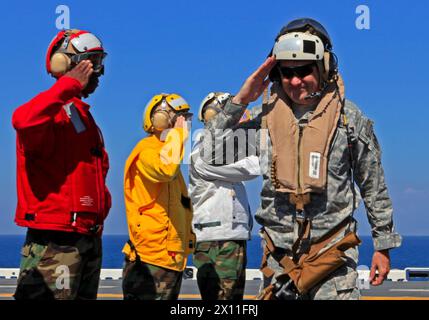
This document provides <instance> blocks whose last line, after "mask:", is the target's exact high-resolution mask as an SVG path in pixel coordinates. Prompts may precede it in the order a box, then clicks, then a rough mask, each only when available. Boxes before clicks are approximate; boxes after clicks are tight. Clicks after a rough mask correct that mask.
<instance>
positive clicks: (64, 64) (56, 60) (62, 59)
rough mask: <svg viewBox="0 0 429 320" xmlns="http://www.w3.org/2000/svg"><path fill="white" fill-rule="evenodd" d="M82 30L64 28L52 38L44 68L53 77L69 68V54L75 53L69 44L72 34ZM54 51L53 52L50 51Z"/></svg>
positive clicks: (70, 62)
mask: <svg viewBox="0 0 429 320" xmlns="http://www.w3.org/2000/svg"><path fill="white" fill-rule="evenodd" d="M81 33H82V31H79V30H64V31H61V32H60V33H58V35H57V36H56V37H55V38H54V40H52V42H51V44H50V46H49V48H48V52H47V55H46V68H47V71H48V72H49V73H51V74H52V75H53V76H54V77H58V76H61V75H63V74H64V73H66V72H67V71H69V70H70V68H71V64H72V61H71V58H70V56H69V54H76V52H75V51H74V50H73V48H72V46H69V43H70V40H71V37H72V36H75V37H76V36H78V35H79V34H81ZM54 51H56V52H55V53H54V54H52V52H54Z"/></svg>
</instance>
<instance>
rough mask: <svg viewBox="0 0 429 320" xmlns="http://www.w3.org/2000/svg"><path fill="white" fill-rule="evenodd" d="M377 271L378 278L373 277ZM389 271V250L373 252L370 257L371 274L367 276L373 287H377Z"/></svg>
mask: <svg viewBox="0 0 429 320" xmlns="http://www.w3.org/2000/svg"><path fill="white" fill-rule="evenodd" d="M377 270H378V277H375V274H376V273H375V272H376V271H377ZM389 271H390V257H389V250H381V251H375V252H374V255H373V256H372V265H371V272H370V274H369V282H370V283H371V285H373V286H379V285H380V284H382V283H383V281H384V279H386V278H387V275H388V274H389Z"/></svg>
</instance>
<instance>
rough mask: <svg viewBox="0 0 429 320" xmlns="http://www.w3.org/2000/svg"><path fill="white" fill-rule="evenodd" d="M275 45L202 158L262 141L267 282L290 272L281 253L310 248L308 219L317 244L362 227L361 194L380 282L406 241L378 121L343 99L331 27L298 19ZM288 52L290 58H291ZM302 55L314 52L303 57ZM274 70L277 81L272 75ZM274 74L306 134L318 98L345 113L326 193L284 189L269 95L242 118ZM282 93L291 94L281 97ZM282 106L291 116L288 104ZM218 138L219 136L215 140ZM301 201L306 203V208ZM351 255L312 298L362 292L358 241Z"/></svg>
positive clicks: (211, 133)
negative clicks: (356, 215)
mask: <svg viewBox="0 0 429 320" xmlns="http://www.w3.org/2000/svg"><path fill="white" fill-rule="evenodd" d="M291 35H292V36H291ZM293 37H296V39H301V38H302V39H304V40H305V39H310V40H311V39H316V40H315V41H314V40H312V41H309V40H305V41H301V40H300V41H296V40H294V41H289V40H291V39H292V40H293ZM314 37H317V38H314ZM287 41H289V42H287ZM306 41H307V42H306ZM286 42H287V43H286ZM320 42H323V47H322V49H321V50H322V52H319V53H318V54H316V53H317V50H316V49H317V46H319V43H320ZM282 43H283V46H281V44H282ZM276 46H277V47H276ZM273 49H275V50H274V52H272V53H273V54H272V55H271V54H270V57H269V58H268V59H267V60H266V61H265V62H264V63H263V64H262V65H261V66H260V67H259V68H258V69H257V70H256V71H255V72H254V73H253V74H252V75H251V76H250V77H249V78H248V79H247V80H246V81H245V83H244V84H243V86H242V88H241V89H240V91H239V92H238V94H237V95H236V96H234V97H233V98H231V99H230V100H229V101H228V102H227V103H226V105H225V108H224V109H223V113H219V114H218V115H217V116H216V117H215V118H214V119H213V120H212V121H211V122H210V123H209V124H208V126H207V128H208V129H209V130H207V131H206V134H205V137H204V148H203V149H204V151H203V153H204V156H203V159H204V160H205V161H206V162H208V163H212V164H213V163H215V164H221V163H222V162H223V161H224V159H225V158H226V159H233V158H234V157H236V153H237V150H235V149H234V148H233V149H232V150H231V148H229V149H228V148H227V149H226V157H225V154H224V153H223V152H222V150H223V148H224V146H223V145H222V143H218V141H222V140H221V139H225V140H224V141H228V140H229V139H232V138H233V136H234V135H236V133H237V132H240V131H243V130H244V131H245V133H246V135H247V136H246V138H247V142H248V143H247V148H248V150H252V147H251V145H253V144H255V146H256V153H257V154H258V155H259V159H260V166H261V171H262V175H263V186H262V192H261V204H260V208H259V209H258V212H257V214H256V220H257V221H258V222H259V223H260V224H261V225H262V226H263V229H262V230H263V232H264V233H266V234H267V235H268V236H269V238H270V239H271V241H272V243H273V245H274V247H275V250H274V252H271V253H270V254H268V259H267V266H268V267H269V268H270V269H271V270H273V271H274V274H271V276H265V275H264V283H263V286H264V287H266V286H267V285H268V284H270V283H273V282H274V281H275V280H276V277H277V276H278V275H279V274H281V273H283V267H282V266H281V265H280V260H281V258H282V257H284V256H285V255H286V256H288V257H294V256H296V255H297V254H298V255H299V254H300V253H301V252H305V250H306V249H305V247H307V249H308V243H307V244H306V245H305V243H304V242H303V241H302V239H303V235H302V231H303V230H302V228H301V227H302V221H309V223H310V224H309V225H310V230H309V235H310V236H309V240H310V244H313V243H316V242H317V241H318V240H320V239H321V238H323V237H324V236H326V235H327V234H329V233H330V232H332V231H333V230H335V229H336V228H337V227H338V226H341V225H343V224H345V225H348V229H346V230H355V229H356V221H355V220H354V219H353V218H352V215H353V212H354V210H355V208H356V207H357V206H358V204H359V201H360V200H361V198H363V200H364V203H365V207H366V212H367V216H368V220H369V223H370V224H371V229H372V237H373V242H374V249H375V252H374V255H373V259H372V266H371V272H370V279H369V280H370V283H371V284H372V285H380V284H381V283H382V282H383V280H384V279H385V278H386V276H387V274H388V272H389V269H390V258H389V249H392V248H395V247H398V246H400V244H401V237H400V236H399V235H398V234H397V233H396V232H395V231H394V227H393V220H392V203H391V200H390V198H389V195H388V192H387V188H386V184H385V181H384V173H383V168H382V165H381V151H380V146H379V144H378V142H377V139H376V136H375V134H374V131H373V127H372V121H371V120H369V119H368V118H367V117H366V116H365V115H364V114H363V113H362V111H361V110H360V109H359V108H358V107H357V106H356V105H355V104H353V103H352V102H351V101H349V100H346V99H343V98H342V93H343V89H344V86H343V85H342V81H341V79H340V76H339V74H338V71H337V62H336V58H335V56H334V55H333V52H332V51H331V49H332V44H331V41H330V38H329V35H328V33H327V32H326V30H325V29H324V28H323V26H322V25H320V24H319V23H318V22H317V21H314V20H312V19H298V20H294V21H292V22H290V23H289V24H288V25H287V26H286V27H284V28H283V29H282V30H281V32H280V34H279V35H278V37H277V39H276V45H275V47H274V48H273ZM323 51H324V52H323ZM276 55H277V56H276ZM286 55H287V56H288V57H289V58H284V57H285V56H286ZM300 55H301V56H304V57H308V58H304V59H299V57H300ZM282 57H283V58H282ZM296 57H298V59H296ZM326 57H327V58H328V60H327V61H326ZM268 75H270V77H269V78H270V79H266V77H267V76H268ZM270 80H271V81H273V86H272V92H273V87H274V88H277V91H276V92H277V93H278V95H277V96H278V97H281V98H280V100H281V101H283V102H284V103H287V104H289V106H290V109H291V110H292V111H293V114H292V117H295V120H294V121H295V123H294V124H293V125H292V126H293V127H294V128H295V127H296V128H297V129H298V128H299V129H300V130H303V131H304V132H305V131H306V130H308V129H307V126H308V124H309V123H310V124H311V123H312V121H314V119H313V114H314V113H315V112H316V111H317V110H319V109H318V107H319V104H321V103H324V102H323V101H325V99H326V96H327V95H328V94H330V95H332V96H333V98H332V100H334V99H337V100H334V101H338V105H341V116H340V117H339V118H338V121H337V122H335V123H334V122H332V123H334V125H333V131H332V132H333V136H332V138H331V140H330V143H329V144H328V147H329V148H327V151H328V152H327V154H326V159H327V164H326V172H325V173H324V174H326V183H325V185H324V186H323V188H321V190H319V192H312V193H311V194H309V195H308V196H309V198H308V199H307V200H306V201H304V198H292V197H291V195H290V194H289V193H287V192H282V191H281V190H278V179H277V178H278V177H277V174H278V172H279V171H278V169H276V163H274V162H273V151H274V149H273V145H274V143H275V141H274V140H273V137H272V136H271V131H270V130H267V129H266V128H267V122H266V121H267V120H266V119H267V117H269V112H270V109H268V108H266V106H270V105H269V104H270V103H271V102H270V101H271V100H270V101H268V102H267V101H265V105H266V106H263V107H262V108H261V107H258V108H255V109H254V110H253V111H252V112H253V113H254V115H255V118H254V119H253V120H252V121H250V122H247V123H245V124H238V122H239V119H240V117H241V116H242V114H243V112H244V110H245V109H246V107H247V105H248V103H250V102H252V101H255V100H257V99H258V97H259V96H260V95H261V94H262V93H263V91H264V90H266V88H267V87H268V85H269V83H270ZM283 96H287V97H285V98H282V97H283ZM271 98H272V96H271ZM277 101H279V100H277ZM271 106H272V104H271ZM289 106H288V107H289ZM264 107H265V109H264ZM328 107H334V106H333V105H331V106H330V105H329V103H328V104H327V106H326V108H328ZM271 110H273V109H271ZM283 110H284V111H283V112H284V115H285V116H286V110H287V109H283ZM325 110H328V109H325ZM288 112H289V111H288ZM318 116H319V117H322V116H323V114H322V113H319V114H318ZM280 118H281V117H280ZM268 119H269V118H268ZM287 126H288V124H286V123H285V125H284V132H285V134H286V133H287V132H289V131H288V130H289V129H288V127H287ZM268 128H270V127H269V126H268ZM219 129H223V130H219ZM225 129H226V130H225ZM240 129H243V130H240ZM252 129H253V130H252ZM300 132H302V131H300ZM232 133H234V134H232ZM304 134H305V133H304ZM277 137H278V136H277ZM213 139H216V140H214V142H213ZM289 139H292V137H290V138H289ZM252 141H253V142H252ZM298 141H299V140H298ZM240 145H243V143H242V144H240ZM298 145H299V142H298ZM291 151H292V152H294V150H291ZM298 151H299V149H298ZM230 153H232V155H230ZM281 156H282V155H280V157H281ZM277 160H278V159H277ZM273 168H274V169H273ZM286 169H289V170H290V169H291V168H286ZM292 169H293V168H292ZM276 170H277V171H276ZM317 171H318V170H317ZM310 172H311V171H310ZM322 174H323V172H322ZM298 177H299V175H298ZM298 179H299V178H298ZM355 184H356V185H357V186H358V187H359V191H360V194H359V192H357V190H355ZM298 185H299V183H298ZM296 199H301V200H300V201H296ZM300 206H302V207H301V208H299V207H300ZM346 230H344V232H343V234H342V236H344V234H345V233H346ZM340 236H341V235H340ZM297 244H298V247H296V245H297ZM297 248H298V250H296V249H297ZM345 254H346V256H347V261H346V262H345V264H344V265H343V266H342V267H340V268H338V269H337V270H335V271H334V272H332V273H331V274H329V275H326V277H325V278H324V279H323V280H322V281H321V282H319V283H318V284H317V285H316V286H315V287H313V288H312V289H311V290H310V292H308V295H307V298H309V299H358V298H359V290H358V288H357V285H356V280H357V276H358V275H357V272H356V266H357V262H358V251H357V248H356V247H352V248H350V249H348V250H347V251H346V252H345ZM376 271H378V277H376Z"/></svg>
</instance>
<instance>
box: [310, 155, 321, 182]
mask: <svg viewBox="0 0 429 320" xmlns="http://www.w3.org/2000/svg"><path fill="white" fill-rule="evenodd" d="M320 158H321V154H320V153H318V152H310V165H309V168H310V169H309V172H308V175H309V176H310V178H313V179H319V176H320Z"/></svg>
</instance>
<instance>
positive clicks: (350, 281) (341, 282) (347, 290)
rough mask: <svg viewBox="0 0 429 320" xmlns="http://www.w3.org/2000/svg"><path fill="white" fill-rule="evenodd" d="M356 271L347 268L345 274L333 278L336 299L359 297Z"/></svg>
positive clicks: (354, 298) (355, 298)
mask: <svg viewBox="0 0 429 320" xmlns="http://www.w3.org/2000/svg"><path fill="white" fill-rule="evenodd" d="M357 279H358V273H357V271H355V270H352V269H349V268H348V270H347V274H345V275H340V276H337V277H335V278H334V283H335V288H336V290H337V299H338V300H357V299H359V289H358V287H357Z"/></svg>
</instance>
